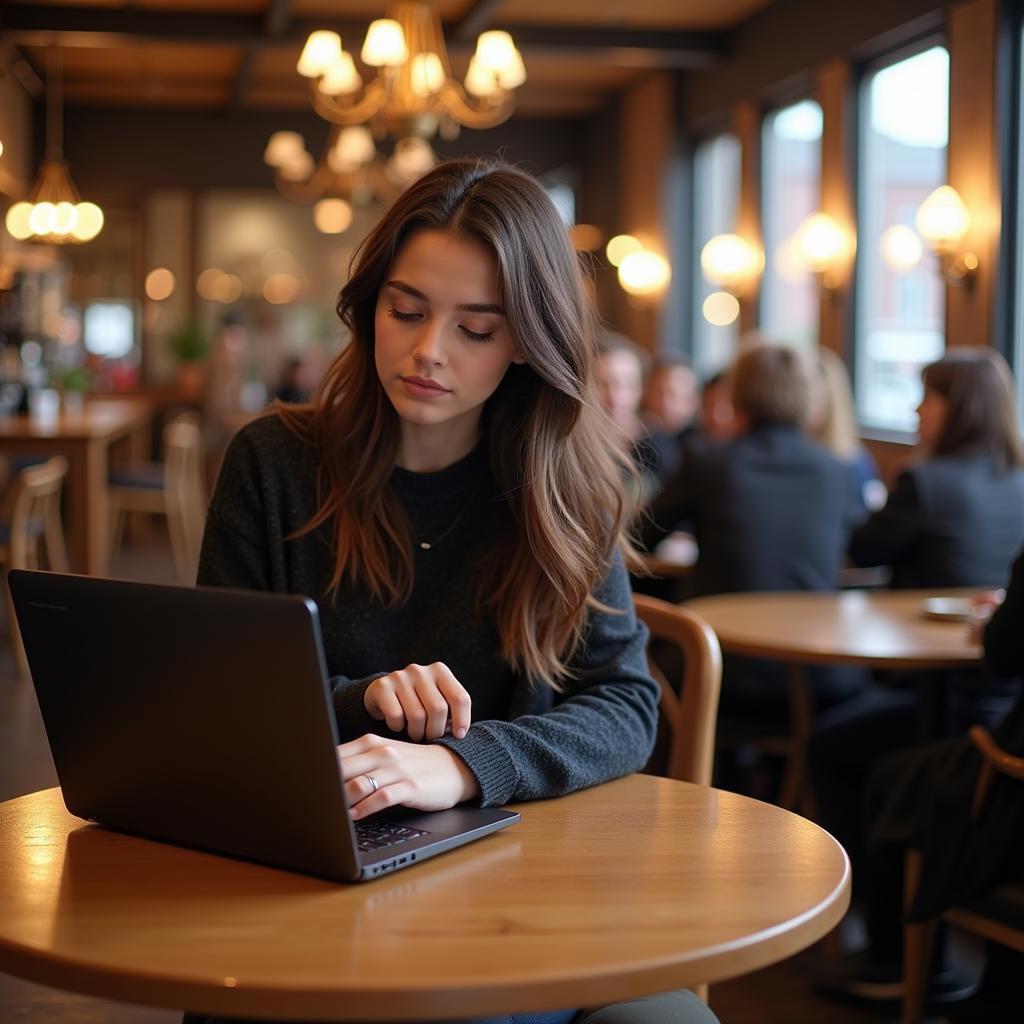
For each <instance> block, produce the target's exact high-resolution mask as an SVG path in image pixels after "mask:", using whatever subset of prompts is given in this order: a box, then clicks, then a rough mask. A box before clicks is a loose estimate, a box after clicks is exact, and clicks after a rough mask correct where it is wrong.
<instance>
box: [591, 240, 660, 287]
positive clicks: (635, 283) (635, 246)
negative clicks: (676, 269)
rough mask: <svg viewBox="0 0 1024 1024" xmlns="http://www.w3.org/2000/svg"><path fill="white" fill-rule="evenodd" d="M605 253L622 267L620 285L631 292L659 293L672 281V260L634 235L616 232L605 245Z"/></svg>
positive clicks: (620, 268)
mask: <svg viewBox="0 0 1024 1024" xmlns="http://www.w3.org/2000/svg"><path fill="white" fill-rule="evenodd" d="M605 255H606V256H607V257H608V262H609V263H611V265H612V266H613V267H618V268H619V284H620V285H621V286H622V289H623V291H626V292H628V293H629V294H630V295H636V296H649V295H657V294H659V293H660V292H663V291H664V290H665V289H666V288H667V287H668V283H669V281H671V280H672V268H671V266H670V265H669V262H668V260H667V259H665V257H664V256H662V255H661V254H660V253H657V252H655V251H654V250H653V249H648V248H646V247H645V246H644V244H643V242H641V241H640V240H639V239H638V238H635V237H634V236H633V235H616V236H615V237H614V238H612V239H611V240H610V241H609V242H608V245H607V246H606V247H605Z"/></svg>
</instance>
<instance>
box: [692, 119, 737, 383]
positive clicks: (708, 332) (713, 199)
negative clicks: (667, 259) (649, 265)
mask: <svg viewBox="0 0 1024 1024" xmlns="http://www.w3.org/2000/svg"><path fill="white" fill-rule="evenodd" d="M739 201H740V142H739V139H738V138H737V137H736V136H735V135H730V134H722V135H715V136H713V137H711V138H709V139H706V140H704V141H703V142H701V143H699V144H698V145H697V147H696V149H695V151H694V157H693V241H694V251H693V257H692V260H691V266H692V267H693V274H694V282H693V299H694V301H693V320H692V325H693V339H692V353H693V363H694V366H695V368H696V369H697V372H698V373H699V374H700V375H701V376H702V377H706V376H709V375H711V374H713V373H717V372H718V371H719V370H721V369H723V368H724V367H725V366H726V365H727V364H728V363H729V362H730V360H731V359H732V357H733V354H734V353H735V350H736V340H737V336H738V330H739V324H738V321H736V320H734V321H733V322H732V323H729V324H725V325H716V324H713V323H711V322H710V321H709V320H708V319H707V318H706V317H705V314H704V302H705V300H706V299H707V297H708V296H709V295H711V293H712V292H714V291H716V288H715V286H714V285H712V284H710V283H709V282H708V281H706V280H705V279H704V276H703V274H702V273H701V269H700V253H701V249H703V248H704V245H705V244H706V243H707V241H708V240H709V239H710V238H713V237H714V236H715V235H721V234H728V233H732V232H734V231H735V230H736V217H737V214H738V212H739Z"/></svg>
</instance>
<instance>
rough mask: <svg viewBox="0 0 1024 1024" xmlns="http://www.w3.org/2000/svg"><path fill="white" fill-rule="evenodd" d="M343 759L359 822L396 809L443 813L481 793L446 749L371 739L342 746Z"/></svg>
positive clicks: (351, 802)
mask: <svg viewBox="0 0 1024 1024" xmlns="http://www.w3.org/2000/svg"><path fill="white" fill-rule="evenodd" d="M338 760H339V761H340V762H341V771H342V775H343V776H344V778H345V780H346V781H345V793H346V795H347V796H348V802H349V806H350V807H351V809H352V817H353V818H355V819H359V818H365V817H366V816H367V815H369V814H376V813H377V811H383V810H384V809H385V808H387V807H394V806H396V805H397V804H401V805H402V806H404V807H413V808H415V809H416V810H418V811H444V810H447V809H448V808H449V807H454V806H455V805H456V804H459V803H462V801H463V800H469V799H470V798H471V797H474V796H477V795H478V794H479V792H480V785H479V783H478V782H477V781H476V776H475V775H473V773H472V772H471V771H470V770H469V769H468V768H467V767H466V765H465V763H464V762H463V761H462V760H461V759H460V758H459V757H457V756H456V755H455V754H453V753H452V752H451V751H450V750H449V749H448V748H447V747H442V746H436V745H424V744H419V743H405V742H403V741H402V740H386V739H383V738H381V737H380V736H373V735H370V734H367V735H366V736H360V737H359V739H357V740H351V741H350V742H349V743H343V744H342V745H341V746H340V747H338Z"/></svg>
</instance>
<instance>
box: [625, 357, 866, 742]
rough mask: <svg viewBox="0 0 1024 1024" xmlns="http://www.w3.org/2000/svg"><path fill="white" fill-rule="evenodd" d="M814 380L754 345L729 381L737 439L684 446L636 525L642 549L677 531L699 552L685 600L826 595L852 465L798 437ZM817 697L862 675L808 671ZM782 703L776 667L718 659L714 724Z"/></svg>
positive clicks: (851, 508)
mask: <svg viewBox="0 0 1024 1024" xmlns="http://www.w3.org/2000/svg"><path fill="white" fill-rule="evenodd" d="M811 388H812V383H811V377H810V371H809V368H808V366H807V364H806V361H805V360H804V358H803V357H802V356H801V355H800V354H799V353H797V352H796V351H794V350H793V349H790V348H786V347H783V346H776V345H758V346H756V347H754V348H751V349H749V350H748V351H747V352H745V353H743V354H742V355H741V356H740V357H739V359H738V360H737V361H736V365H735V367H734V369H733V372H732V402H733V406H734V425H735V427H736V431H737V433H736V436H735V437H734V438H733V439H732V440H731V441H726V442H723V443H721V444H715V445H707V446H703V447H693V448H691V449H689V450H688V451H687V453H686V457H685V459H684V462H683V465H682V468H681V469H680V470H679V472H678V473H677V474H676V475H675V477H673V479H672V480H671V481H670V482H669V484H668V485H667V487H666V488H665V490H664V492H663V493H662V494H661V495H660V496H659V497H658V498H656V499H655V501H654V502H652V504H651V506H650V511H649V515H648V516H646V517H644V518H642V519H641V521H640V522H641V526H640V530H641V537H642V540H643V543H644V545H645V547H647V548H648V549H653V547H654V545H655V544H657V542H658V541H659V540H660V539H661V538H662V537H663V536H664V535H665V534H667V533H668V532H669V531H670V530H672V529H674V528H675V527H676V526H677V524H679V523H680V522H683V523H686V524H688V525H689V527H690V529H691V530H692V532H693V534H694V536H695V538H696V541H697V549H698V559H697V564H696V566H695V567H694V571H693V574H692V578H691V579H690V581H688V582H689V583H690V587H691V589H690V596H702V595H706V594H721V593H735V592H738V591H772V590H786V591H789V590H833V589H835V586H836V581H837V579H838V576H839V569H840V566H841V564H842V560H843V553H844V551H845V549H846V545H847V543H848V540H849V534H850V530H851V528H852V526H853V524H854V522H855V521H856V519H857V516H858V514H859V500H858V495H857V484H856V479H855V475H854V472H853V469H852V468H851V466H849V465H847V464H844V463H842V462H840V461H839V460H838V459H836V458H834V457H833V456H832V455H830V454H829V453H828V452H827V451H825V449H824V448H822V447H821V446H820V445H819V444H817V443H816V442H814V441H813V440H811V439H810V438H809V437H808V436H807V434H806V432H805V430H804V425H805V423H806V419H807V415H808V412H809V410H810V405H811ZM810 675H811V678H812V680H813V683H814V696H815V698H816V700H817V701H818V702H819V703H820V704H823V705H830V704H834V703H835V702H837V701H840V700H843V699H845V698H847V697H849V696H851V695H852V694H854V693H856V692H858V691H859V689H860V687H861V686H862V683H863V680H862V676H861V674H860V673H855V672H848V671H845V670H834V669H824V668H815V669H814V670H813V671H811V673H810ZM788 703H789V697H788V689H787V682H786V676H785V670H784V667H783V666H782V665H780V664H778V663H772V662H765V661H760V660H755V659H749V658H739V657H735V656H727V657H726V659H725V676H724V681H723V686H722V700H721V708H722V715H723V717H727V718H730V719H743V720H744V721H746V720H747V719H764V718H766V717H767V718H770V719H775V720H777V723H773V724H780V726H781V727H785V722H786V718H787V709H788Z"/></svg>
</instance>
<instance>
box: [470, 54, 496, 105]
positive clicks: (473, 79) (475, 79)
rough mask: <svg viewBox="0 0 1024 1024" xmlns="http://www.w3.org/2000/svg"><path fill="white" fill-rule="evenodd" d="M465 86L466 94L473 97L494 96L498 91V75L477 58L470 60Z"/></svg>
mask: <svg viewBox="0 0 1024 1024" xmlns="http://www.w3.org/2000/svg"><path fill="white" fill-rule="evenodd" d="M463 84H464V85H465V87H466V92H468V93H469V94H470V95H471V96H480V97H486V96H492V95H493V94H494V93H495V92H497V91H498V79H497V75H495V74H494V72H493V71H491V70H490V69H489V68H486V67H484V65H483V64H481V63H480V60H479V59H478V58H477V57H476V56H473V57H471V58H470V60H469V67H468V69H467V70H466V80H465V82H464V83H463Z"/></svg>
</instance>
